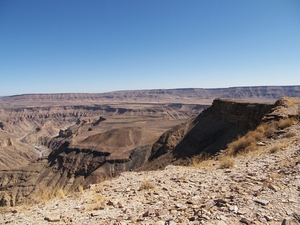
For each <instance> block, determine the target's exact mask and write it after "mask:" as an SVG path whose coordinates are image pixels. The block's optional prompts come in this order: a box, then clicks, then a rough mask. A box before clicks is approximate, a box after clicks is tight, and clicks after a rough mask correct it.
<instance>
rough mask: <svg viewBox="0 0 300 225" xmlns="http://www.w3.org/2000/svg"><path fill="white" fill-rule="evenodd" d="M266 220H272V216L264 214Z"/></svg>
mask: <svg viewBox="0 0 300 225" xmlns="http://www.w3.org/2000/svg"><path fill="white" fill-rule="evenodd" d="M264 217H265V219H266V220H267V221H272V220H273V219H274V218H273V217H272V216H264Z"/></svg>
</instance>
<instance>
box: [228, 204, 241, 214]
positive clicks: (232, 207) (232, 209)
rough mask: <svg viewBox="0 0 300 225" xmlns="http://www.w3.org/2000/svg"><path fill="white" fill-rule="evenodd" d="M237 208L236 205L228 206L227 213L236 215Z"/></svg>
mask: <svg viewBox="0 0 300 225" xmlns="http://www.w3.org/2000/svg"><path fill="white" fill-rule="evenodd" d="M238 209H239V208H238V207H237V206H236V205H231V206H229V211H231V212H234V213H237V212H238Z"/></svg>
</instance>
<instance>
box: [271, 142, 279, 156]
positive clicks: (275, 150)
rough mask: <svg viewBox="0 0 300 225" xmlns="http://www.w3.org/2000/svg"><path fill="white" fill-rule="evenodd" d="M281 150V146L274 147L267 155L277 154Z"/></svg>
mask: <svg viewBox="0 0 300 225" xmlns="http://www.w3.org/2000/svg"><path fill="white" fill-rule="evenodd" d="M280 150H281V145H278V144H277V145H274V146H273V147H272V148H271V149H270V150H269V153H271V154H274V153H276V152H279V151H280Z"/></svg>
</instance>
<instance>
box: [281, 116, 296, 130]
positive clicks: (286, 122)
mask: <svg viewBox="0 0 300 225" xmlns="http://www.w3.org/2000/svg"><path fill="white" fill-rule="evenodd" d="M293 124H294V121H293V119H291V118H285V119H281V120H279V122H278V124H277V126H278V128H280V129H285V128H287V127H289V126H291V125H293Z"/></svg>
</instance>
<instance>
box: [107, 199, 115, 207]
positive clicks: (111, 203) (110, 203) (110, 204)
mask: <svg viewBox="0 0 300 225" xmlns="http://www.w3.org/2000/svg"><path fill="white" fill-rule="evenodd" d="M106 205H108V206H114V203H113V202H112V201H111V200H109V201H108V202H107V203H106Z"/></svg>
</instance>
